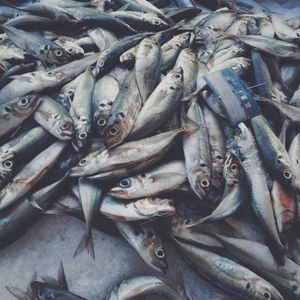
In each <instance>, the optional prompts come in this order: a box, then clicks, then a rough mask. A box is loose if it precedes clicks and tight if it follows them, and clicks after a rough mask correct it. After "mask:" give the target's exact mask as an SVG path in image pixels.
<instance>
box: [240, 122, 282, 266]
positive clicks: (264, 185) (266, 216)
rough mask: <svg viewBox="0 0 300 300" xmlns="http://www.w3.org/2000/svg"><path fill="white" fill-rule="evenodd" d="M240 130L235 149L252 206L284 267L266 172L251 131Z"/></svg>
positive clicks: (244, 127) (242, 127) (241, 125)
mask: <svg viewBox="0 0 300 300" xmlns="http://www.w3.org/2000/svg"><path fill="white" fill-rule="evenodd" d="M238 128H239V130H238V131H237V132H236V133H235V136H234V140H235V142H234V149H235V150H236V153H237V157H238V159H239V162H240V164H241V165H242V167H243V169H244V172H245V175H246V178H247V181H248V184H249V186H250V192H251V205H252V208H253V210H254V212H255V214H256V216H257V218H258V219H259V221H260V223H261V225H262V226H263V227H264V229H265V230H266V232H267V233H268V236H269V237H270V239H271V240H272V244H274V247H276V248H275V249H276V250H275V252H278V255H277V254H276V258H277V260H278V263H279V264H280V265H283V264H284V253H285V250H284V246H283V245H282V243H281V241H280V238H279V234H278V230H277V227H276V221H275V216H274V212H273V206H272V201H271V195H270V192H269V189H268V182H267V176H266V172H265V170H264V168H263V165H262V161H261V158H260V154H259V152H258V149H257V146H256V144H255V141H254V137H253V135H252V134H251V132H250V130H249V129H248V128H247V127H246V125H245V124H244V123H240V124H239V125H238ZM254 174H255V176H254ZM270 250H271V249H270ZM273 250H274V249H273ZM271 251H272V250H271ZM272 252H273V251H272Z"/></svg>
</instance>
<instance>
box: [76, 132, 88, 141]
mask: <svg viewBox="0 0 300 300" xmlns="http://www.w3.org/2000/svg"><path fill="white" fill-rule="evenodd" d="M78 138H79V139H80V140H85V139H86V138H87V133H86V132H81V133H79V135H78Z"/></svg>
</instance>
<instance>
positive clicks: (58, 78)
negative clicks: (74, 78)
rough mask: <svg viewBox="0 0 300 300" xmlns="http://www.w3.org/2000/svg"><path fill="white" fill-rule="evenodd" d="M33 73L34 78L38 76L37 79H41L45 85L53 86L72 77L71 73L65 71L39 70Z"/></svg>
mask: <svg viewBox="0 0 300 300" xmlns="http://www.w3.org/2000/svg"><path fill="white" fill-rule="evenodd" d="M32 74H35V76H34V78H35V77H36V78H37V80H39V81H40V82H41V83H42V84H43V86H46V87H47V86H52V85H57V84H59V83H63V82H65V81H66V80H68V79H70V77H69V75H68V74H66V73H64V72H61V71H59V72H54V71H44V70H40V71H38V72H34V73H32Z"/></svg>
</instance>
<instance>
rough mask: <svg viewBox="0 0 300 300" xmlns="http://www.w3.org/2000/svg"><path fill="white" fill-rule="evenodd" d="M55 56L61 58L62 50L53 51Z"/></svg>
mask: <svg viewBox="0 0 300 300" xmlns="http://www.w3.org/2000/svg"><path fill="white" fill-rule="evenodd" d="M54 53H55V55H56V56H57V57H61V56H62V55H63V51H62V50H55V52H54Z"/></svg>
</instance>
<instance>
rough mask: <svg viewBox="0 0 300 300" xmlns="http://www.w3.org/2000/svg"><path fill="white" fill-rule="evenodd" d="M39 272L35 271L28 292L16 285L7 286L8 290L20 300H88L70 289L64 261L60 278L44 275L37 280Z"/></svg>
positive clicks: (60, 269) (60, 270)
mask: <svg viewBox="0 0 300 300" xmlns="http://www.w3.org/2000/svg"><path fill="white" fill-rule="evenodd" d="M36 277H37V274H36V273H35V274H34V275H33V277H32V279H31V282H30V284H29V286H28V288H27V291H26V292H23V291H21V290H20V289H18V288H16V287H14V286H7V287H6V288H7V290H8V291H9V292H10V293H11V294H12V295H13V296H15V297H16V298H17V299H19V300H23V299H24V300H25V299H37V300H43V299H49V298H50V297H52V298H54V299H59V298H61V299H66V300H86V299H85V298H82V297H80V296H77V295H75V294H73V293H71V292H69V289H68V283H67V279H66V275H65V271H64V267H63V264H62V262H61V263H60V266H59V269H58V279H54V278H52V277H43V281H37V278H36Z"/></svg>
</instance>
